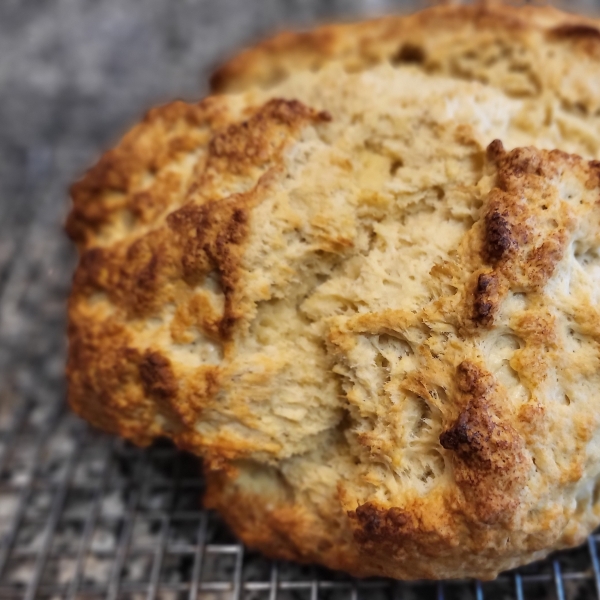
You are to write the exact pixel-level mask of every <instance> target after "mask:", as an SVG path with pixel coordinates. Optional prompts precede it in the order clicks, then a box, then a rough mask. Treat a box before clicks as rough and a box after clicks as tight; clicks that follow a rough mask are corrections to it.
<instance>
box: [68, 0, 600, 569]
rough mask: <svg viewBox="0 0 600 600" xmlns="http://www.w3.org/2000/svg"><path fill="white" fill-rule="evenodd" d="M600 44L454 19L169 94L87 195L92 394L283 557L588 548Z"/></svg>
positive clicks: (426, 20)
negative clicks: (189, 462)
mask: <svg viewBox="0 0 600 600" xmlns="http://www.w3.org/2000/svg"><path fill="white" fill-rule="evenodd" d="M598 44H600V34H598V30H597V29H596V24H595V23H594V22H593V21H590V20H583V19H580V18H578V17H574V16H566V15H564V14H562V13H559V12H558V11H555V10H551V9H539V8H531V7H529V8H524V9H509V8H494V7H487V8H482V7H470V8H466V7H441V8H436V9H432V10H430V11H425V12H423V13H419V14H417V15H415V16H410V17H388V18H385V19H383V20H379V21H374V22H370V23H363V24H356V25H342V26H331V27H325V28H323V29H320V30H317V31H315V32H312V33H306V34H285V35H282V36H279V37H278V38H275V39H274V40H272V41H270V42H266V43H264V44H262V45H259V46H258V47H257V48H255V49H252V50H249V51H247V52H246V53H243V54H242V55H241V56H240V57H239V58H237V59H234V60H233V61H231V62H230V63H229V64H228V65H226V66H225V67H224V68H223V69H221V71H219V72H218V73H217V75H216V77H215V79H214V82H213V83H214V85H215V86H216V87H218V88H219V89H220V90H221V91H224V92H225V91H226V92H229V93H227V94H222V95H215V96H211V97H209V98H207V99H205V100H203V101H202V102H200V103H199V104H195V105H188V104H184V103H180V102H176V103H173V104H170V105H168V106H165V107H162V108H158V109H154V110H153V111H151V112H150V113H149V114H148V115H147V116H146V118H145V119H144V120H143V121H142V123H140V124H139V125H138V126H136V127H135V128H134V129H133V130H132V131H130V132H129V133H128V134H127V135H126V136H125V138H124V139H123V140H122V141H121V143H120V144H119V145H118V146H117V147H116V148H115V149H113V150H111V151H110V152H108V153H107V154H106V155H105V156H104V157H103V158H102V159H101V160H100V162H99V163H98V164H97V165H96V166H95V167H93V168H92V169H91V170H90V171H89V172H88V173H87V174H86V175H85V177H84V178H83V179H82V180H81V181H79V182H78V183H76V184H75V185H74V187H73V190H72V195H73V203H74V204H73V209H72V212H71V215H70V216H69V219H68V223H67V230H68V232H69V234H70V236H71V237H72V239H73V240H74V241H75V242H76V243H77V245H78V248H79V252H80V262H79V265H78V268H77V271H76V273H75V276H74V281H73V290H72V294H71V298H70V303H69V341H70V346H69V363H68V368H67V373H68V379H69V400H70V403H71V406H72V407H73V408H74V410H75V411H76V412H78V413H79V414H80V415H82V416H83V417H84V418H86V419H87V420H89V421H90V422H91V423H93V424H94V425H96V426H98V427H101V428H103V429H105V430H108V431H111V432H114V433H117V434H119V435H122V436H124V437H126V438H128V439H130V440H132V441H133V442H135V443H137V444H147V443H150V442H151V441H152V440H153V439H155V438H156V437H160V436H167V437H169V438H171V439H173V440H174V441H175V442H176V443H177V444H178V445H179V446H180V447H182V448H185V449H187V450H189V451H191V452H194V453H195V454H197V455H199V456H202V457H204V460H205V466H206V475H207V481H208V493H207V498H206V502H207V504H208V505H209V506H212V507H214V508H217V509H219V510H220V511H221V512H222V513H223V515H224V516H225V518H226V519H227V520H228V522H229V523H230V524H231V526H232V527H233V529H234V530H235V531H236V532H237V533H238V534H239V535H240V536H241V537H242V539H244V540H245V541H246V542H247V543H248V544H250V545H252V546H253V547H256V548H259V549H261V550H262V551H263V552H265V553H267V554H269V555H271V556H274V557H277V558H285V559H293V560H300V561H305V562H320V563H323V564H325V565H327V566H329V567H331V568H337V569H343V570H346V571H348V572H351V573H353V574H355V575H361V576H370V575H385V576H391V577H396V578H406V579H413V578H422V577H427V578H450V577H465V576H470V577H481V578H491V577H494V576H495V575H496V574H497V573H498V572H499V571H500V570H503V569H506V568H511V567H513V566H516V565H518V564H522V563H524V562H527V561H530V560H535V559H537V558H541V557H542V556H544V555H545V554H546V553H548V552H549V551H551V550H553V549H556V548H562V547H565V546H569V545H573V544H576V543H578V542H580V541H582V540H583V538H584V537H585V535H586V534H587V533H588V532H589V531H590V530H591V529H592V528H593V527H595V526H597V525H598V523H599V522H600V493H599V491H598V490H599V489H600V485H599V484H600V422H599V419H598V416H597V415H598V414H600V413H599V412H598V410H597V406H596V404H597V402H596V397H597V396H596V390H597V389H599V385H600V345H599V344H600V311H599V309H598V302H600V283H599V282H600V252H599V248H600V201H599V199H600V177H599V174H600V166H599V165H600V163H599V162H597V161H598V159H600V92H598V91H597V90H596V89H595V88H594V87H593V82H594V81H595V80H597V79H598V77H600V60H599V59H600V55H599V54H598V52H599V46H598ZM233 92H236V93H233Z"/></svg>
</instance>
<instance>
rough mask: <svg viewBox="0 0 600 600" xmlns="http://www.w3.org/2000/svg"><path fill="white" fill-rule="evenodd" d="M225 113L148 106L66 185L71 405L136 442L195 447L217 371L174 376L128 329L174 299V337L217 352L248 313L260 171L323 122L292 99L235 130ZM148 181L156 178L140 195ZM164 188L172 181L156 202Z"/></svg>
mask: <svg viewBox="0 0 600 600" xmlns="http://www.w3.org/2000/svg"><path fill="white" fill-rule="evenodd" d="M227 112H228V111H227V103H222V106H220V105H219V104H218V103H217V102H216V101H213V100H211V99H209V100H206V101H204V102H203V103H201V104H200V105H197V106H193V105H192V106H187V105H184V104H182V103H175V104H173V105H168V106H166V107H163V108H162V109H155V110H153V111H151V112H150V113H149V115H148V116H147V117H146V119H145V120H144V122H143V123H142V124H140V125H138V126H137V127H136V128H134V130H132V132H130V133H129V134H127V136H125V138H124V140H123V141H122V142H121V144H120V145H119V146H118V147H117V148H116V149H115V150H112V151H110V152H109V153H108V154H107V155H105V156H104V157H103V158H102V159H101V161H100V162H99V163H98V165H96V166H95V167H94V168H93V169H91V170H90V171H89V173H88V174H87V175H86V176H85V177H84V178H83V179H82V180H81V181H80V182H79V183H77V184H76V185H75V186H73V190H72V193H73V204H74V206H73V210H72V212H71V215H70V216H69V219H68V222H67V231H68V232H69V234H70V235H71V237H72V238H73V239H74V241H76V242H77V243H78V244H79V247H80V261H79V265H78V267H77V270H76V272H75V275H74V278H73V289H72V293H71V298H70V311H69V316H70V329H69V340H70V353H69V362H68V367H67V375H68V377H69V380H70V387H69V402H70V403H71V406H72V407H73V408H74V409H75V410H76V411H77V412H79V413H80V414H82V415H85V416H86V418H88V419H89V420H90V421H91V422H92V423H94V424H96V425H98V426H100V427H103V428H105V429H108V430H110V431H116V432H118V433H120V434H121V435H124V436H126V437H128V438H129V439H131V440H133V441H135V442H136V443H139V444H146V443H148V441H149V440H151V439H152V438H155V437H156V436H158V435H161V434H163V435H172V436H174V437H175V438H176V439H177V440H178V441H179V443H180V444H181V445H182V446H184V447H186V448H190V449H196V450H199V449H200V448H201V447H204V446H205V442H204V441H203V440H204V438H203V436H201V435H200V434H198V433H197V432H196V431H195V425H196V422H197V420H198V417H199V415H200V414H201V413H202V411H203V410H204V409H206V408H207V406H209V405H210V404H211V402H213V401H214V398H215V394H216V392H217V389H218V386H217V381H218V380H219V379H220V368H219V367H218V366H217V365H212V364H208V365H204V366H200V367H199V368H192V369H190V368H185V367H181V366H180V367H179V368H178V369H177V370H175V371H174V370H173V369H172V368H171V366H170V361H169V359H167V358H165V357H164V356H163V355H161V353H160V352H159V351H158V350H157V349H155V348H153V347H151V348H149V349H147V350H146V349H144V348H139V347H137V346H136V341H134V339H133V337H132V330H133V331H136V330H140V328H141V327H142V328H143V323H142V321H141V320H142V319H147V318H150V319H152V318H156V319H161V318H162V317H161V316H160V315H161V313H162V311H163V309H164V306H165V304H169V303H174V304H176V306H177V312H176V315H175V316H176V318H174V319H173V320H172V322H171V325H170V329H171V331H172V332H174V333H175V338H176V341H177V339H179V340H181V338H185V337H186V335H187V336H190V335H191V336H192V338H193V339H195V338H194V335H192V332H193V331H194V330H195V329H196V328H199V329H200V330H201V331H202V333H203V334H204V335H206V336H208V337H209V338H210V339H212V340H213V343H214V345H215V346H216V347H218V348H222V347H226V344H227V341H228V339H229V338H230V335H231V330H232V327H233V326H234V324H235V323H236V322H237V321H238V320H239V319H240V317H241V316H243V315H244V310H243V303H244V299H243V298H240V297H238V296H236V294H237V293H238V287H239V286H237V280H238V278H239V274H240V265H239V262H240V255H241V252H242V248H243V244H244V240H245V238H246V235H247V230H248V219H249V212H248V211H249V209H250V208H251V207H252V206H254V205H255V204H256V203H257V202H259V201H260V197H261V194H264V193H265V189H266V186H268V177H269V176H270V175H269V173H270V172H275V170H276V169H277V165H278V164H279V162H280V161H281V155H282V152H283V150H284V149H285V147H286V145H287V144H289V142H290V140H291V139H293V136H294V135H295V134H297V132H298V131H299V130H300V129H301V128H302V127H303V126H304V125H305V124H307V123H311V122H313V123H319V122H326V121H327V120H329V119H330V117H329V115H327V114H326V113H319V112H315V111H312V110H311V109H309V108H307V107H305V106H304V105H302V103H300V102H298V101H295V100H292V101H287V100H280V99H273V100H270V101H269V102H267V103H266V104H265V105H264V106H262V107H261V108H260V109H259V110H256V111H253V112H249V114H248V117H249V118H247V119H246V120H243V121H241V122H234V123H229V124H228V123H227V121H226V115H227ZM200 127H201V128H202V129H201V131H198V130H197V128H200ZM211 127H212V129H211ZM203 148H206V150H207V151H206V156H205V157H202V156H201V157H200V160H199V162H198V163H197V164H196V165H195V166H194V170H193V172H191V173H189V169H188V173H185V172H182V171H183V169H177V168H174V166H175V167H177V165H178V163H179V162H181V160H182V159H185V158H186V156H189V154H190V153H198V152H201V151H202V149H203ZM157 155H158V156H157ZM144 177H146V178H148V177H153V178H154V180H153V181H152V183H150V185H149V186H148V183H147V182H146V184H145V185H146V187H145V188H143V189H142V190H141V191H140V188H141V187H142V183H141V181H142V180H143V178H144ZM248 177H249V178H250V181H251V182H252V183H253V186H252V187H250V188H249V189H248V191H246V192H243V193H232V194H230V195H228V196H226V197H224V198H218V195H220V194H221V191H218V192H216V190H217V189H218V188H219V187H222V186H223V185H225V186H227V185H239V183H240V180H241V181H242V182H243V180H244V179H245V178H248ZM169 178H170V181H171V182H172V183H173V185H172V188H171V189H170V190H169V193H168V194H164V182H165V180H167V179H169ZM156 185H158V189H155V188H156ZM115 193H118V194H119V196H118V201H114V200H113V196H114V194H115ZM215 195H217V197H215ZM155 196H156V197H158V198H159V199H160V202H161V208H160V214H159V213H158V212H156V213H154V214H153V219H152V221H150V222H147V221H146V219H147V218H148V213H147V212H144V213H143V216H142V217H141V219H140V220H139V221H138V222H137V223H134V224H132V225H130V226H129V227H128V228H127V229H126V230H125V231H124V232H122V233H121V235H120V236H119V237H118V238H117V239H115V240H114V241H112V243H106V242H104V238H103V235H105V234H104V232H105V231H111V230H113V229H115V228H116V226H117V223H118V222H119V220H120V219H123V218H124V217H125V218H130V214H133V215H135V214H136V213H135V211H133V210H131V203H132V202H133V203H134V204H135V205H137V203H139V202H140V197H143V198H144V200H143V202H144V203H147V202H150V200H149V199H150V198H152V197H155ZM137 214H140V213H139V211H138V213H137ZM161 215H163V216H161ZM147 225H148V226H150V227H149V228H148V229H147V230H146V231H145V232H144V230H145V227H146V226H147ZM139 230H141V231H142V233H141V235H140V234H139V233H138V231H139ZM212 273H216V277H217V278H218V284H217V285H218V287H219V292H218V293H219V294H222V295H223V297H224V306H223V307H222V308H220V307H218V306H216V305H215V300H214V294H213V295H212V296H211V294H207V292H205V291H203V290H201V289H200V290H198V289H197V287H198V285H199V284H202V283H203V282H205V281H206V280H207V278H210V276H211V274H212ZM94 298H97V301H96V302H94V301H93V299H94ZM90 300H92V301H91V302H90ZM206 309H208V310H206ZM91 320H93V321H94V325H93V326H91V323H90V321H91ZM148 341H149V342H150V339H149V340H148ZM181 341H183V342H184V343H185V339H183V340H181ZM137 343H138V344H139V342H137ZM99 356H101V357H102V360H98V357H99ZM104 365H106V366H104ZM125 379H127V381H126V382H125ZM153 400H156V402H157V403H156V404H155V405H153ZM113 402H114V403H115V405H114V407H113ZM102 406H104V407H105V408H101V407H102ZM160 413H164V414H163V416H164V417H165V419H166V420H167V421H169V426H168V427H169V428H168V429H167V430H162V429H161V427H160V425H159V424H158V423H157V422H156V419H157V415H158V414H160ZM119 414H120V416H119ZM172 421H174V422H172ZM212 439H213V444H214V445H215V447H217V448H219V451H221V452H222V453H224V455H226V456H229V457H233V456H235V455H236V454H237V453H242V454H244V453H246V452H248V451H249V449H250V448H252V447H253V445H252V443H248V442H246V441H244V440H243V439H239V438H238V437H236V436H234V437H230V436H225V438H224V439H221V438H220V437H219V435H216V436H215V437H213V438H212Z"/></svg>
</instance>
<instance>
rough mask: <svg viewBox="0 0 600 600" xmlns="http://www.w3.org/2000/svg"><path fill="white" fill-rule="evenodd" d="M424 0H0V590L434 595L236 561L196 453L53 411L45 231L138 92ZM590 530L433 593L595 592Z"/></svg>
mask: <svg viewBox="0 0 600 600" xmlns="http://www.w3.org/2000/svg"><path fill="white" fill-rule="evenodd" d="M423 4H425V3H424V2H420V1H419V0H414V1H406V2H402V1H401V0H0V600H5V599H8V598H22V597H24V598H27V599H29V600H32V599H33V598H34V597H40V598H41V597H48V598H63V597H64V598H75V597H79V596H78V595H77V593H76V592H77V591H78V590H80V589H87V590H88V592H86V594H87V595H86V596H81V597H82V598H83V597H85V598H114V599H116V598H121V597H123V598H132V599H133V598H136V599H137V598H144V597H147V598H149V599H150V598H153V597H159V598H184V597H195V594H196V592H198V591H199V590H200V589H202V590H205V591H206V593H205V594H204V595H202V596H201V597H202V598H206V599H209V598H210V599H211V600H212V599H215V598H230V597H238V595H239V594H241V592H240V590H246V592H247V593H246V594H245V595H244V597H245V598H250V597H251V598H259V597H260V598H262V597H264V598H267V597H268V598H273V599H274V598H276V597H277V598H285V599H291V598H311V599H312V598H315V599H316V598H317V597H328V598H334V597H335V598H352V599H354V598H359V597H361V598H362V597H364V598H369V599H370V600H373V599H375V598H384V597H385V598H388V597H390V594H391V596H393V597H396V596H398V597H400V596H401V597H405V598H422V597H431V598H434V597H435V598H438V599H443V598H444V593H445V592H444V588H442V587H436V586H435V585H432V586H429V587H427V588H417V589H416V591H415V589H413V588H408V587H406V588H404V587H398V585H396V584H392V583H390V582H383V583H381V582H380V583H374V584H373V586H374V587H372V588H370V587H368V586H369V585H371V584H368V585H367V587H365V588H364V590H366V591H364V590H363V592H361V591H360V590H361V589H363V588H357V587H356V583H355V582H350V583H348V581H349V580H340V579H339V578H338V576H337V575H331V574H327V573H321V574H320V577H321V578H322V579H323V578H324V579H325V580H326V585H325V587H324V588H323V589H321V588H319V586H318V585H317V583H316V579H315V577H317V575H315V573H316V572H315V571H307V570H302V569H299V568H298V567H293V566H290V567H289V568H287V567H284V566H281V567H277V566H276V565H273V564H272V563H268V561H264V560H262V559H261V558H260V557H253V556H252V555H251V554H248V552H247V551H245V550H244V549H243V548H241V547H240V546H236V545H235V540H233V539H232V538H231V537H230V536H229V534H228V533H227V532H226V531H225V530H224V529H223V527H222V524H220V521H219V520H218V519H217V518H216V517H214V516H211V515H208V514H206V513H205V511H202V510H201V507H200V505H199V502H198V498H199V495H200V491H201V485H202V484H201V482H200V480H199V478H198V476H197V474H196V473H197V472H196V466H195V461H192V460H191V459H190V458H189V457H187V458H186V457H184V456H183V455H180V454H178V453H176V452H175V451H174V450H173V449H172V448H170V447H161V446H159V447H157V448H154V449H152V450H149V451H140V450H135V449H132V448H130V447H128V446H127V445H126V444H123V443H122V442H120V441H118V440H112V438H108V437H106V436H100V435H98V434H95V433H93V432H91V431H90V430H89V429H88V428H87V427H86V426H85V425H84V424H82V423H81V422H79V421H78V420H77V419H75V418H74V417H73V416H71V415H70V414H69V413H68V412H66V409H65V406H64V391H65V387H64V379H63V370H64V358H65V348H66V343H65V312H66V308H65V301H66V297H67V294H68V289H69V284H70V278H71V273H72V269H73V266H74V262H75V256H74V251H73V249H72V247H71V245H70V243H69V242H68V240H67V239H66V237H65V236H64V234H63V233H62V223H63V221H64V218H65V216H66V213H67V211H68V207H69V200H68V193H67V188H68V185H69V183H70V182H72V181H73V180H74V179H75V178H76V177H78V176H79V175H80V174H81V173H82V172H83V170H84V169H85V168H86V167H88V166H89V165H90V164H91V163H92V162H93V161H94V160H95V159H96V158H97V157H98V156H99V155H100V153H101V152H102V151H104V150H106V149H107V148H109V147H110V146H111V145H112V144H114V143H115V142H116V141H117V140H118V138H119V137H120V135H121V134H122V133H123V132H124V131H125V130H126V129H127V127H129V126H130V125H131V124H133V123H134V122H135V121H137V120H138V119H139V117H140V116H141V115H142V114H143V112H144V111H145V110H146V109H148V108H149V107H150V106H152V105H154V104H156V103H160V102H166V101H169V100H171V99H173V98H184V99H187V100H191V101H193V100H196V99H198V98H200V97H201V96H202V95H203V94H205V93H206V91H207V78H208V75H209V74H210V72H211V70H212V69H213V68H214V67H215V66H216V65H217V64H218V63H219V62H221V61H222V60H223V59H225V58H226V57H228V56H230V55H231V54H233V53H234V52H235V51H236V50H238V49H239V48H241V47H243V46H245V45H248V44H250V43H251V42H253V41H255V40H257V39H260V38H261V37H264V36H265V35H267V34H271V33H273V32H275V31H277V30H280V29H283V28H290V27H292V28H301V27H308V26H310V25H313V24H315V23H316V22H322V21H332V20H339V19H352V18H359V17H363V16H366V15H369V16H373V15H378V14H383V13H385V12H391V11H394V10H408V9H411V8H415V7H417V6H422V5H423ZM593 5H594V1H593V0H579V1H576V2H569V3H568V8H569V9H570V10H576V9H580V10H584V9H588V10H589V9H590V8H591V7H593ZM186 481H187V484H186V485H187V486H188V487H187V488H185V485H184V483H185V482H186ZM182 482H183V483H182ZM177 486H179V487H177ZM181 486H183V487H181ZM184 488H185V489H186V490H187V491H185V490H184ZM182 490H184V491H182ZM182 507H183V508H182ZM178 511H179V512H178ZM182 511H183V512H182ZM186 511H187V512H186ZM182 515H183V516H182ZM186 519H187V520H186ZM86 532H87V533H86ZM86 536H87V537H86ZM97 539H98V540H100V541H97ZM169 540H172V545H170V544H171V541H169ZM173 540H174V541H173ZM591 540H592V541H591V542H590V545H589V546H588V547H584V548H583V549H580V550H576V551H574V552H571V553H566V554H565V555H564V556H562V557H561V559H560V560H557V561H555V562H553V563H551V562H546V563H544V564H543V565H541V566H539V565H538V566H535V567H531V568H529V567H528V568H527V569H525V570H523V571H522V572H523V574H524V575H523V576H524V577H525V579H523V580H522V581H521V579H519V577H520V575H514V574H513V575H508V576H506V577H505V578H504V579H503V580H502V581H501V582H498V583H497V584H490V585H491V586H494V585H497V587H496V588H493V587H492V588H486V587H481V586H476V585H475V584H471V583H469V584H465V586H463V587H460V588H459V587H456V588H448V590H449V591H448V592H447V597H461V598H483V597H484V595H485V597H486V598H490V597H492V598H513V597H514V598H519V597H530V598H533V597H536V598H538V597H539V598H542V597H544V598H545V597H548V598H558V600H562V598H563V597H567V598H574V599H575V598H576V599H578V600H583V599H584V598H591V597H596V595H595V589H596V586H598V585H600V571H598V570H596V575H594V568H595V567H597V555H596V553H595V552H596V551H595V542H594V541H593V538H591ZM211 548H212V550H211ZM232 557H233V558H232ZM229 558H231V560H232V561H233V562H231V561H230V563H227V560H229ZM90 560H92V562H91V563H90V564H91V566H90V564H88V562H89V561H90ZM86 561H87V562H86ZM103 561H104V562H103ZM136 561H137V562H136ZM219 561H222V562H221V563H219ZM223 561H224V562H223ZM261 561H262V562H261ZM594 561H596V562H594ZM169 565H171V566H170V567H169ZM228 565H229V566H228ZM278 569H279V570H278ZM286 569H287V571H286ZM563 575H564V576H565V578H566V580H565V582H564V585H563V580H562V576H563ZM278 577H279V578H280V580H281V581H283V582H284V584H285V585H284V587H283V588H282V587H281V586H279V588H278V585H279V584H277V581H276V580H277V578H278ZM286 578H287V579H286ZM336 578H337V579H336ZM200 580H202V581H204V582H205V583H202V584H201V583H199V581H200ZM252 581H256V582H258V583H256V584H254V583H252ZM274 581H275V583H273V582H274ZM286 581H287V583H285V582H286ZM327 581H328V582H329V583H327ZM332 581H333V582H335V581H337V582H338V583H331V582H332ZM243 582H250V583H243ZM338 584H339V586H338ZM86 585H87V586H88V587H87V588H86V587H85V586H86ZM161 585H163V587H161ZM286 585H287V586H288V587H285V586H286ZM327 585H330V587H329V588H328V587H327ZM61 586H62V587H61ZM82 586H83V587H82ZM128 586H129V587H128ZM168 586H171V587H168ZM177 586H180V587H177ZM186 586H187V587H186ZM219 586H221V587H219ZM228 586H229V587H228ZM253 586H254V587H253ZM260 586H262V587H260ZM294 586H295V587H294ZM336 586H338V587H336ZM353 586H354V587H353ZM498 586H499V587H498ZM520 586H521V587H520ZM523 586H524V587H523ZM536 586H537V587H536ZM338 588H339V590H338ZM163 589H164V590H171V591H172V590H175V591H173V592H172V593H171V592H169V591H161V590H163ZM220 589H222V590H223V592H222V594H221V592H219V591H218V590H220ZM277 589H280V593H278V592H273V590H277ZM286 589H288V590H297V591H298V593H297V594H296V592H295V591H294V592H293V593H292V592H291V591H290V592H289V594H288V593H287V592H285V590H286ZM327 589H330V590H333V589H335V590H338V591H339V594H338V595H331V594H330V595H327V593H326V590H327ZM493 589H495V590H496V591H493ZM44 590H46V592H44ZM57 590H58V591H57ZM124 590H134V591H135V590H137V592H136V593H138V592H139V594H138V595H137V596H135V595H133V594H134V592H133V591H132V592H131V594H130V595H127V594H129V592H126V591H124ZM177 590H180V591H177ZM211 590H212V591H211ZM252 590H255V591H256V590H258V591H256V593H254V591H252ZM260 590H262V591H265V594H266V595H265V594H263V595H261V593H262V592H260ZM281 590H283V591H281ZM307 590H308V591H307ZM323 590H325V591H323ZM357 590H358V591H357ZM369 590H370V591H369ZM374 590H378V591H377V593H376V592H375V591H374ZM419 590H421V591H419ZM452 590H455V591H454V592H453V591H452ZM459 590H461V591H459ZM488 590H489V591H488ZM519 590H521V591H519ZM306 591H307V593H305V592H306ZM321 592H322V593H321ZM484 592H485V594H484ZM336 593H337V592H336ZM123 594H125V595H123ZM286 594H287V595H286ZM307 594H308V595H307ZM520 594H524V595H521V596H520ZM561 594H562V595H561Z"/></svg>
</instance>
